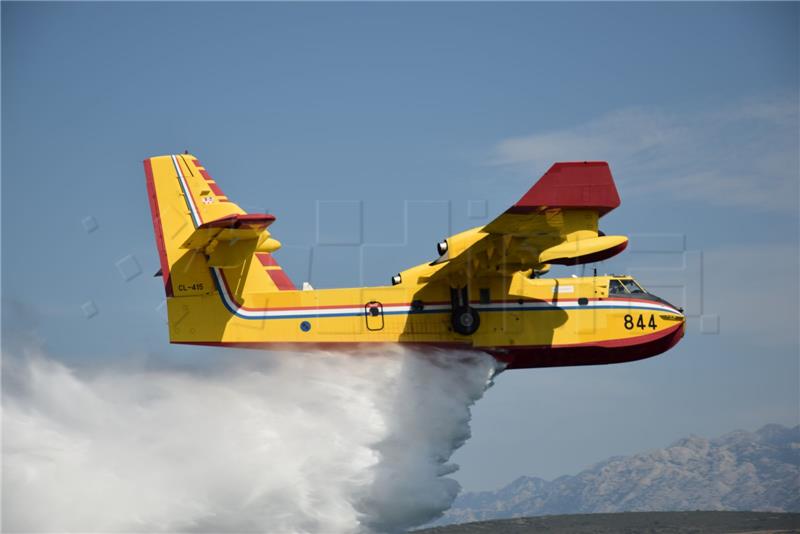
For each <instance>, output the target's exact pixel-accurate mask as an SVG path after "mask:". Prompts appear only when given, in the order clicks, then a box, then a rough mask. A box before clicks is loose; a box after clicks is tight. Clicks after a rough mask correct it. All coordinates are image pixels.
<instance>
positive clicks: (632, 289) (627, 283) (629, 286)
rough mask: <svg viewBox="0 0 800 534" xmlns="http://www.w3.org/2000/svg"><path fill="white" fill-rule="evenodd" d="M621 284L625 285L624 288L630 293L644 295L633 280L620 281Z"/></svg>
mask: <svg viewBox="0 0 800 534" xmlns="http://www.w3.org/2000/svg"><path fill="white" fill-rule="evenodd" d="M622 283H623V285H625V288H626V289H627V290H628V291H630V292H631V293H645V290H644V289H642V288H641V287H640V286H639V284H637V283H636V282H634V281H633V280H622Z"/></svg>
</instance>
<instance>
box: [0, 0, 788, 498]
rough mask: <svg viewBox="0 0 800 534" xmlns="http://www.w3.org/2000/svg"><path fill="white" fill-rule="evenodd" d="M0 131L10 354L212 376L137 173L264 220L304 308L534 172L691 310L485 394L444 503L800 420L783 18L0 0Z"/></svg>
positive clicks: (422, 256) (640, 271)
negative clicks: (682, 441) (680, 321)
mask: <svg viewBox="0 0 800 534" xmlns="http://www.w3.org/2000/svg"><path fill="white" fill-rule="evenodd" d="M2 106H3V107H2V223H3V224H2V293H3V295H2V296H3V311H4V313H3V327H4V341H5V343H6V350H9V348H17V347H16V346H15V345H14V340H15V339H20V338H21V335H20V333H21V332H28V331H32V332H35V336H36V337H37V338H38V339H40V340H41V342H42V343H43V344H44V346H45V349H46V350H47V352H48V354H50V355H51V356H52V357H54V358H59V359H62V360H65V361H67V362H70V363H73V364H89V363H96V362H106V361H109V360H112V359H120V360H131V359H142V360H146V359H148V358H151V359H166V360H169V361H174V362H177V363H183V364H194V363H196V362H202V361H204V360H207V359H209V358H211V357H218V355H217V354H216V353H214V354H212V353H211V352H209V351H208V350H207V349H202V348H187V347H170V346H168V345H167V343H166V341H167V334H166V328H165V325H164V323H163V317H162V316H161V313H160V311H159V310H158V306H159V305H160V303H161V302H162V300H163V291H162V288H161V286H160V283H159V282H158V281H157V280H155V279H153V278H151V276H150V275H151V274H152V273H153V272H155V271H156V270H157V269H158V260H157V256H156V250H155V246H154V240H153V236H152V226H151V222H150V215H149V210H148V205H147V200H146V195H145V187H144V176H143V172H142V166H141V161H142V159H144V158H145V157H148V156H152V155H159V154H165V153H170V152H176V151H181V150H183V149H184V148H188V149H189V150H191V151H192V152H193V153H194V154H196V155H197V156H198V157H199V158H200V160H201V161H202V162H203V163H204V164H205V165H206V166H207V167H208V169H209V171H210V172H211V174H212V175H213V176H214V177H215V178H216V179H217V180H218V181H219V182H220V183H221V186H222V187H223V189H224V190H225V192H226V193H227V194H228V195H229V196H230V197H232V198H233V199H234V200H236V201H237V202H238V203H239V204H240V205H242V206H243V207H245V208H246V209H249V210H252V211H258V210H264V209H268V210H270V212H272V213H274V214H275V215H276V216H277V218H278V221H277V222H276V223H275V225H274V226H273V230H274V234H275V235H276V237H277V238H278V239H280V240H281V241H282V242H284V244H285V245H286V246H285V248H284V250H282V251H281V252H280V253H279V259H280V261H281V262H282V264H283V265H284V267H285V268H286V270H287V272H288V273H289V275H290V276H292V277H293V279H294V281H295V283H301V282H303V281H305V280H309V281H311V282H312V283H313V284H314V285H315V286H318V287H334V286H348V285H358V284H361V283H364V284H383V283H386V281H387V280H388V277H389V276H391V275H392V274H394V273H395V272H397V271H400V270H402V269H404V268H407V267H409V266H412V265H415V264H417V263H420V262H422V261H427V260H430V259H431V258H432V257H433V255H434V246H435V243H436V241H438V240H440V239H441V238H443V237H445V236H446V235H447V234H448V233H449V232H456V231H460V230H462V229H466V228H468V227H470V226H475V225H477V224H482V223H484V222H487V221H488V220H489V219H490V218H491V217H493V216H494V215H496V214H498V213H499V212H501V211H502V210H503V209H505V207H507V206H508V205H509V204H510V203H512V202H513V201H515V200H516V199H517V198H518V197H519V196H521V194H522V193H524V192H525V190H526V189H527V188H528V187H530V185H531V184H532V183H533V182H534V181H535V180H536V178H538V176H540V175H541V174H542V173H543V172H544V170H546V169H547V167H548V166H549V165H550V164H551V163H552V162H553V161H557V160H564V159H568V160H569V159H571V160H586V159H603V160H608V161H609V162H610V164H611V166H612V170H613V171H614V174H615V177H616V179H617V182H618V186H619V190H620V194H621V197H622V206H621V208H619V209H618V210H616V211H615V212H613V213H612V214H610V215H608V216H607V218H606V219H604V220H603V228H604V230H605V231H606V232H607V233H621V234H627V235H631V236H632V241H631V247H630V249H629V251H628V252H626V254H625V255H623V256H622V257H620V258H617V259H615V260H614V262H613V263H611V264H610V265H601V266H599V267H598V268H599V270H601V271H606V270H607V271H612V270H628V271H632V272H635V273H636V274H637V276H639V278H640V279H641V281H642V282H643V283H644V284H645V285H646V286H649V287H651V288H658V291H659V292H660V293H663V294H664V295H665V296H668V298H670V299H672V300H675V301H678V302H680V303H683V304H684V305H686V307H687V311H688V312H689V313H690V315H691V316H692V318H691V322H690V328H689V334H688V335H687V338H686V339H685V340H684V342H682V343H681V344H680V345H679V346H678V347H677V348H676V349H675V350H674V351H671V352H670V353H668V354H666V355H664V356H663V357H660V358H656V359H653V360H648V361H645V362H640V363H636V364H631V365H624V366H610V367H598V368H586V369H550V370H537V371H524V372H515V373H508V374H505V375H502V376H501V377H500V378H499V379H498V381H497V382H498V383H497V386H496V387H495V388H493V389H492V390H490V391H489V392H488V393H487V395H486V397H485V398H484V399H483V400H482V401H481V402H480V403H478V404H477V405H476V406H475V409H474V413H473V415H474V417H473V438H472V439H471V441H469V442H468V443H467V445H466V446H465V447H464V448H463V449H462V450H461V451H459V452H458V453H457V455H456V457H455V460H456V461H457V462H458V463H460V464H461V467H462V469H461V471H460V473H459V474H457V475H456V478H458V479H459V480H460V481H461V482H462V484H463V485H464V486H465V487H466V488H468V489H484V488H491V487H494V486H498V485H501V484H503V483H505V482H508V481H510V480H511V479H513V478H514V477H516V476H518V475H521V474H530V475H539V476H544V477H552V476H557V475H561V474H566V473H569V472H575V471H577V470H578V469H579V468H582V467H584V466H585V465H587V464H588V463H590V462H593V461H597V460H601V459H603V458H604V457H606V456H608V455H611V454H622V453H626V452H633V451H636V450H640V449H643V448H648V447H657V446H663V445H666V444H667V443H668V442H669V441H671V440H672V439H674V438H677V437H680V436H682V435H685V434H688V433H697V434H702V435H714V434H717V433H720V432H725V431H728V430H731V429H733V428H736V427H743V428H750V429H752V428H755V427H758V426H760V425H762V424H764V423H768V422H779V423H784V424H796V423H797V420H798V412H797V410H798V337H797V323H798V303H797V297H798V6H797V5H796V4H790V3H781V4H769V3H759V4H747V3H727V4H694V3H693V4H688V3H681V4H672V3H671V4H628V3H622V4H603V3H597V4H577V3H570V4H519V3H507V4H499V5H495V4H477V3H476V4H448V3H437V4H429V5H428V4H412V3H391V4H274V3H244V4H217V3H181V4H162V3H158V4H157V3H143V4H134V3H127V4H110V3H58V4H46V3H29V4H27V3H26V4H20V3H5V2H4V3H3V4H2ZM484 208H485V212H484ZM86 217H93V218H94V220H95V221H96V222H97V225H98V227H97V229H96V230H95V231H92V232H87V231H86V230H85V228H84V225H83V221H84V219H85V218H86ZM126 258H127V259H126ZM118 263H119V264H120V266H121V268H122V271H124V272H126V273H127V274H128V275H130V274H135V273H136V272H137V266H138V268H139V269H141V274H139V275H138V276H134V277H133V278H132V279H130V280H128V281H125V279H124V277H123V276H122V273H121V272H120V269H119V268H118V266H117V264H118ZM565 272H572V271H565ZM87 302H92V303H94V305H95V306H96V308H97V310H98V313H97V314H96V315H95V316H93V317H91V318H89V319H87V318H86V317H85V315H84V313H83V311H82V309H81V307H82V305H83V304H84V303H87ZM717 322H718V324H719V331H718V333H717V334H714V333H713V332H714V331H716V324H717ZM701 331H706V332H707V333H705V334H703V333H701ZM225 357H237V353H235V351H234V352H233V353H232V354H231V355H229V356H225ZM511 407H513V409H510V408H511ZM520 407H525V408H526V410H525V413H528V414H530V419H529V420H525V421H520V419H519V410H518V409H519V408H520ZM528 408H529V409H528Z"/></svg>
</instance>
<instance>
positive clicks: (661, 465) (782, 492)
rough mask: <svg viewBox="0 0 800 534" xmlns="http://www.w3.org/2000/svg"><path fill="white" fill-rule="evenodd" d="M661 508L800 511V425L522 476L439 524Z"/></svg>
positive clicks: (470, 500) (456, 508)
mask: <svg viewBox="0 0 800 534" xmlns="http://www.w3.org/2000/svg"><path fill="white" fill-rule="evenodd" d="M657 510H662V511H668V510H758V511H773V512H798V511H800V426H796V427H794V428H786V427H784V426H781V425H767V426H765V427H763V428H762V429H760V430H758V431H757V432H745V431H736V432H732V433H730V434H726V435H724V436H722V437H719V438H716V439H711V440H709V439H705V438H700V437H696V436H692V437H688V438H684V439H681V440H679V441H677V442H675V443H673V444H672V445H670V446H669V447H667V448H665V449H659V450H655V451H650V452H646V453H642V454H636V455H634V456H627V457H614V458H610V459H608V460H606V461H604V462H600V463H599V464H596V465H594V466H592V467H590V468H589V469H586V470H585V471H582V472H581V473H579V474H577V475H575V476H563V477H560V478H557V479H555V480H552V481H547V480H542V479H541V478H536V477H520V478H518V479H517V480H515V481H514V482H512V483H511V484H509V485H508V486H506V487H504V488H502V489H500V490H498V491H484V492H478V493H465V494H463V495H461V496H459V498H458V499H457V500H456V502H455V503H454V504H453V507H452V508H451V509H450V510H449V511H448V512H447V513H446V515H445V516H444V517H443V518H442V519H441V520H439V521H437V522H436V523H435V524H437V525H444V524H450V523H464V522H468V521H483V520H489V519H502V518H513V517H526V516H537V515H550V514H579V513H598V512H628V511H657Z"/></svg>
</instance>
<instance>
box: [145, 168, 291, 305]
mask: <svg viewBox="0 0 800 534" xmlns="http://www.w3.org/2000/svg"><path fill="white" fill-rule="evenodd" d="M144 169H145V175H146V178H147V193H148V197H149V200H150V209H151V212H152V217H153V229H154V231H155V236H156V245H157V248H158V254H159V260H160V263H161V274H162V276H163V277H164V291H165V293H166V295H167V297H191V296H201V295H207V294H210V293H214V292H215V291H217V285H216V284H217V283H218V280H219V279H220V278H223V279H224V280H226V281H227V283H228V284H229V286H230V289H231V290H232V292H233V293H234V294H236V295H244V294H247V293H263V292H269V291H278V290H283V289H294V286H293V285H292V284H291V281H289V280H288V278H287V277H286V275H285V274H284V273H283V271H282V270H281V269H280V267H279V266H278V265H277V263H276V262H275V260H274V258H272V254H271V253H272V252H274V251H275V250H277V249H278V248H279V247H280V243H279V242H278V241H276V240H275V239H273V238H272V237H271V235H270V233H269V232H268V231H267V227H268V226H269V225H270V224H272V222H273V221H274V220H275V217H273V216H272V215H268V214H248V213H246V212H245V211H244V210H243V209H241V208H240V207H239V206H238V205H236V204H235V203H233V202H231V201H230V200H228V197H227V196H225V194H224V193H223V192H222V190H221V189H220V188H219V186H217V183H216V181H214V179H213V178H211V176H210V175H209V174H208V172H207V171H206V169H205V168H204V167H203V166H202V165H201V164H200V162H199V161H198V160H197V159H196V158H195V157H193V156H191V155H188V154H181V155H171V156H159V157H154V158H149V159H146V160H145V161H144ZM212 269H213V270H215V272H216V276H215V272H214V271H212ZM220 273H222V274H224V276H223V277H220V276H219V274H220Z"/></svg>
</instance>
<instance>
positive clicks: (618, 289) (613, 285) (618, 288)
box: [608, 280, 627, 295]
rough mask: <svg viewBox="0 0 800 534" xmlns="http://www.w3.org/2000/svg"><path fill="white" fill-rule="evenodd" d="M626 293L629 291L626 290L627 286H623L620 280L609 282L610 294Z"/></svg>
mask: <svg viewBox="0 0 800 534" xmlns="http://www.w3.org/2000/svg"><path fill="white" fill-rule="evenodd" d="M625 293H627V291H625V286H623V285H622V284H621V283H620V281H619V280H611V281H610V282H609V283H608V294H609V295H624V294H625Z"/></svg>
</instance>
